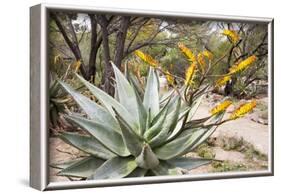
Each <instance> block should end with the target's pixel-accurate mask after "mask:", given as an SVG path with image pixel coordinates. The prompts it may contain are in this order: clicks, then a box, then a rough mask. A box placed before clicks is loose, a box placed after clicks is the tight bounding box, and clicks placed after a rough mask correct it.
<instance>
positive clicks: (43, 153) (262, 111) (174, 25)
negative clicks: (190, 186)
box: [30, 4, 273, 190]
mask: <svg viewBox="0 0 281 194" xmlns="http://www.w3.org/2000/svg"><path fill="white" fill-rule="evenodd" d="M30 49H31V52H30V53H31V56H30V63H31V65H30V71H31V77H30V81H31V85H30V101H31V107H30V114H31V121H30V125H31V131H30V185H31V187H34V188H36V189H39V190H54V189H70V188H84V187H100V186H113V185H131V184H150V183H167V182H175V181H195V180H196V181H197V180H206V179H224V178H236V177H237V178H238V177H239V178H240V177H253V176H269V175H273V19H272V18H258V17H257V18H256V17H240V16H221V15H207V14H191V13H173V12H168V11H149V10H125V9H116V8H110V9H109V8H98V7H87V6H69V5H52V4H40V5H36V6H34V7H31V9H30Z"/></svg>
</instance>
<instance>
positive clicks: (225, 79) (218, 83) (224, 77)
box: [215, 75, 231, 88]
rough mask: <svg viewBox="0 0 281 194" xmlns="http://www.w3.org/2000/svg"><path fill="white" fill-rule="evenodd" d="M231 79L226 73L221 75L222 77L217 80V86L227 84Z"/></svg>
mask: <svg viewBox="0 0 281 194" xmlns="http://www.w3.org/2000/svg"><path fill="white" fill-rule="evenodd" d="M230 79H231V76H230V75H226V76H223V77H221V78H220V79H218V80H217V81H216V84H215V87H216V88H219V87H221V86H224V85H225V84H226V82H228V81H229V80H230Z"/></svg>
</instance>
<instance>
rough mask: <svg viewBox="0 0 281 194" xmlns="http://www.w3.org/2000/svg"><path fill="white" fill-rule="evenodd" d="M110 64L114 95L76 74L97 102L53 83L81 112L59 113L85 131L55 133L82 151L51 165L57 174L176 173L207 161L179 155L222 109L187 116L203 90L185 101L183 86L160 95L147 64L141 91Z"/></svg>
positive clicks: (198, 138)
mask: <svg viewBox="0 0 281 194" xmlns="http://www.w3.org/2000/svg"><path fill="white" fill-rule="evenodd" d="M113 69H114V74H115V80H116V96H115V98H113V97H111V96H109V95H108V94H107V93H105V92H104V91H102V90H101V89H99V88H97V87H96V86H94V85H92V84H91V83H89V82H87V81H86V80H85V79H83V78H82V77H81V76H79V75H78V74H77V77H78V78H79V80H80V81H81V82H82V83H83V84H84V85H85V86H86V87H87V88H88V89H89V91H90V92H91V93H92V94H93V95H94V96H95V97H96V99H98V103H97V102H94V101H92V100H90V99H89V98H87V97H85V96H83V95H82V94H80V93H79V92H77V91H75V90H74V89H73V88H71V87H70V86H69V85H68V84H66V83H64V82H59V83H60V84H61V86H62V87H63V88H64V90H65V91H66V92H68V93H69V94H70V95H71V96H72V97H73V99H74V101H76V103H77V104H78V105H79V106H80V108H81V109H82V110H83V111H84V112H85V113H86V115H87V117H83V116H80V115H78V114H76V113H73V114H68V115H65V118H66V119H67V120H68V121H70V122H71V123H73V124H74V125H75V126H79V127H80V128H81V129H83V130H84V131H85V132H86V134H87V135H82V134H77V133H69V132H64V133H61V134H60V138H61V139H62V140H64V141H65V142H66V143H68V144H71V145H72V146H74V147H76V148H78V149H79V150H82V151H83V152H85V153H87V156H86V157H84V158H82V159H80V160H78V161H77V160H75V161H69V162H66V163H64V164H60V165H57V167H58V168H60V169H61V170H60V172H59V173H58V175H61V176H67V177H79V178H82V179H89V180H92V179H116V178H123V177H143V176H152V175H155V176H158V175H180V174H186V173H188V171H189V170H191V169H193V168H197V167H199V166H201V165H206V164H208V163H210V162H211V160H207V159H202V158H190V157H186V156H185V155H186V154H187V153H189V152H191V151H192V150H194V149H195V148H196V147H197V146H199V145H200V144H201V143H203V142H204V141H205V140H206V139H207V138H208V137H209V136H210V135H211V134H212V133H213V132H214V130H215V129H216V127H217V125H216V123H218V122H220V121H221V119H222V115H223V114H224V112H221V113H220V114H216V115H213V116H210V117H207V118H204V119H199V120H192V117H193V115H194V114H195V112H196V110H197V108H198V106H199V104H200V102H201V100H202V96H203V95H200V96H198V97H197V98H193V102H192V103H191V104H190V103H186V102H185V101H183V100H182V98H181V95H180V94H182V93H183V92H186V88H183V89H178V90H177V91H178V93H177V92H171V93H169V95H166V96H165V97H162V98H160V96H159V91H158V90H159V87H158V76H157V72H156V70H155V69H154V68H153V67H151V68H150V71H149V75H148V77H147V82H146V88H145V90H144V92H143V94H142V95H141V94H140V89H139V88H138V84H136V81H137V80H132V79H131V78H132V77H131V76H125V75H123V74H122V73H121V72H120V71H119V69H118V68H117V67H116V66H115V65H114V64H113ZM127 75H129V73H127ZM160 99H161V100H160ZM206 123H207V124H206Z"/></svg>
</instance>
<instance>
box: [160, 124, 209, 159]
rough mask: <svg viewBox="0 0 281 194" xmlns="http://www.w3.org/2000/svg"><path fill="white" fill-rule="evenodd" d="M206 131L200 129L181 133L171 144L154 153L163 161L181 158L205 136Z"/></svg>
mask: <svg viewBox="0 0 281 194" xmlns="http://www.w3.org/2000/svg"><path fill="white" fill-rule="evenodd" d="M205 131H206V130H205V129H203V128H199V129H194V130H188V131H186V132H185V133H181V134H180V135H179V136H178V137H177V138H175V139H174V140H172V141H171V142H168V143H166V144H164V145H163V146H160V147H158V148H156V149H155V150H154V153H155V154H156V155H157V157H158V158H159V159H161V160H168V159H172V158H175V157H177V156H181V155H183V154H185V153H186V152H188V151H189V150H190V148H191V147H192V146H193V145H194V144H195V142H196V141H197V140H198V139H199V138H200V137H201V136H202V135H203V134H204V132H205Z"/></svg>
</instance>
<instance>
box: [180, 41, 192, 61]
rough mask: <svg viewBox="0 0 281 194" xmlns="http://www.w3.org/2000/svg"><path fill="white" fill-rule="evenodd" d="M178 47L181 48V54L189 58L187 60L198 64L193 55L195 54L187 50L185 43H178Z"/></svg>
mask: <svg viewBox="0 0 281 194" xmlns="http://www.w3.org/2000/svg"><path fill="white" fill-rule="evenodd" d="M178 47H179V48H180V50H181V52H182V53H183V54H184V55H185V56H186V57H187V59H188V60H189V61H190V62H192V63H195V62H196V57H195V55H194V54H193V52H192V51H191V50H190V49H189V48H187V47H186V46H185V45H184V44H183V43H181V42H179V43H178Z"/></svg>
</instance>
